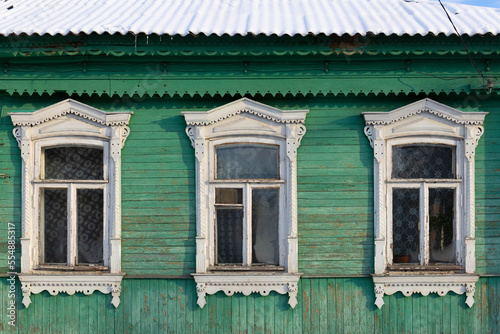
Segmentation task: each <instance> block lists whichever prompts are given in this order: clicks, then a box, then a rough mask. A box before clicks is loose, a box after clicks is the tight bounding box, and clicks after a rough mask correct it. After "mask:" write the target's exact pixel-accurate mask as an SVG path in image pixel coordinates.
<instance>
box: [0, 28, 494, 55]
mask: <svg viewBox="0 0 500 334" xmlns="http://www.w3.org/2000/svg"><path fill="white" fill-rule="evenodd" d="M462 37H463V38H464V40H465V42H466V43H467V46H468V49H469V52H470V53H471V54H481V55H497V54H499V53H500V49H499V48H498V47H497V44H498V42H497V40H498V38H499V36H495V35H488V34H486V35H473V36H468V35H463V36H462ZM278 40H279V41H280V42H279V43H277V42H276V41H278ZM443 45H446V47H443ZM432 54H437V55H454V54H459V55H467V52H466V51H465V50H464V48H463V45H462V43H461V42H460V40H459V39H458V38H456V36H445V35H437V36H436V35H432V34H429V35H424V36H422V35H414V36H409V35H403V36H398V35H389V36H386V35H372V34H369V35H367V36H363V35H360V34H354V35H343V36H338V35H329V36H327V35H324V34H318V35H308V36H299V35H295V36H288V35H284V36H265V35H258V36H240V35H236V36H228V35H224V36H216V35H210V36H206V35H197V36H194V35H187V36H180V35H174V36H165V35H162V36H159V35H156V34H152V35H146V34H136V35H132V34H127V35H121V34H114V35H110V34H107V33H106V34H102V35H99V34H96V33H93V34H90V35H83V34H82V35H66V36H61V35H56V36H51V35H42V36H39V35H30V36H28V35H22V36H15V35H10V36H7V37H6V36H0V55H2V56H7V57H8V56H16V57H17V56H22V57H40V56H49V57H54V56H66V55H67V56H77V55H88V56H98V55H108V56H115V57H123V56H133V55H135V56H161V57H165V56H180V57H189V56H210V57H213V56H229V57H234V56H293V55H297V56H310V55H323V56H331V55H340V56H353V55H369V56H376V55H395V56H399V55H417V56H419V55H432Z"/></svg>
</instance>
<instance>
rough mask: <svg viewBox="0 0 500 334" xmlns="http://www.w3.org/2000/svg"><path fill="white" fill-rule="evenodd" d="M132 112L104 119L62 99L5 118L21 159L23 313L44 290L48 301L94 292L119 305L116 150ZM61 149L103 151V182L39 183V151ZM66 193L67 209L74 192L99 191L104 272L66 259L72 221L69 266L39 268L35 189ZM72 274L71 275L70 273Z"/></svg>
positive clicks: (41, 160)
mask: <svg viewBox="0 0 500 334" xmlns="http://www.w3.org/2000/svg"><path fill="white" fill-rule="evenodd" d="M131 114H132V112H113V113H108V112H104V111H101V110H98V109H95V108H93V107H90V106H88V105H85V104H83V103H80V102H77V101H75V100H72V99H67V100H64V101H61V102H59V103H56V104H54V105H51V106H49V107H47V108H44V109H41V110H37V111H35V112H13V113H9V115H10V117H11V119H12V123H13V124H14V126H15V128H14V130H13V134H14V137H15V138H16V140H17V142H18V145H19V148H20V149H21V157H22V201H21V202H22V204H21V205H22V208H21V226H22V236H21V273H20V274H19V279H20V281H21V283H22V291H23V304H24V305H25V306H26V307H28V306H29V305H30V303H31V299H30V296H31V294H37V293H40V292H42V291H44V290H46V291H48V292H49V293H50V294H51V295H56V294H58V293H61V292H64V293H67V294H69V295H73V294H74V293H75V292H83V293H84V294H86V295H89V294H91V293H93V292H94V291H96V290H98V291H100V292H102V293H111V294H112V296H113V298H112V304H113V305H114V306H115V307H118V305H119V304H120V291H121V281H122V278H123V275H124V273H123V272H122V271H121V149H122V147H123V145H124V143H125V140H126V139H127V136H128V134H129V132H130V129H129V128H128V126H127V125H128V122H129V119H130V116H131ZM60 146H69V147H71V146H89V147H97V148H101V149H103V160H104V161H103V168H104V171H103V172H104V173H103V180H98V181H84V180H74V182H73V180H67V181H68V182H66V181H64V182H54V181H53V180H43V178H42V177H41V174H42V173H43V163H44V156H43V153H42V152H43V150H44V149H46V148H51V147H60ZM42 188H66V189H69V190H70V192H69V194H68V196H69V197H70V200H69V201H70V204H71V205H72V206H74V204H75V203H73V202H75V201H76V199H71V193H73V194H76V189H77V188H78V189H81V188H94V189H96V188H99V189H103V196H104V203H103V205H104V211H105V212H104V221H103V224H104V228H103V262H104V263H103V264H104V266H96V267H95V268H93V267H92V266H75V263H73V262H74V261H72V260H70V259H71V257H70V254H72V253H75V252H76V250H75V247H76V239H75V238H76V233H75V231H74V228H75V227H76V226H74V225H75V224H76V217H74V216H71V213H69V214H68V216H70V217H72V219H73V220H74V221H70V222H68V248H69V252H68V253H69V254H68V263H67V265H66V266H64V265H63V266H61V265H51V264H41V263H40V254H41V244H40V224H41V222H40V219H41V218H40V215H39V211H40V195H39V194H40V189H42ZM69 269H71V270H69Z"/></svg>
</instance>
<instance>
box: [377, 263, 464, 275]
mask: <svg viewBox="0 0 500 334" xmlns="http://www.w3.org/2000/svg"><path fill="white" fill-rule="evenodd" d="M423 272H426V273H433V272H436V273H441V272H448V273H456V274H460V273H463V269H462V267H461V266H458V265H454V264H431V265H428V266H421V265H416V264H392V265H388V266H387V274H389V275H391V274H394V273H397V274H401V273H408V274H415V273H423Z"/></svg>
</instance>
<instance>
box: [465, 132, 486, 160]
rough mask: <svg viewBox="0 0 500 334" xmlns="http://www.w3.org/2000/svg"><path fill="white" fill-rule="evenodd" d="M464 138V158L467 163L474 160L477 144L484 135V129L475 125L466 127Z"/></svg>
mask: <svg viewBox="0 0 500 334" xmlns="http://www.w3.org/2000/svg"><path fill="white" fill-rule="evenodd" d="M466 132H467V134H466V137H465V156H466V157H467V160H469V162H471V161H473V160H474V157H475V156H476V146H477V144H478V142H479V139H480V138H481V136H482V135H483V133H484V128H483V127H482V126H479V125H476V126H471V125H468V126H466Z"/></svg>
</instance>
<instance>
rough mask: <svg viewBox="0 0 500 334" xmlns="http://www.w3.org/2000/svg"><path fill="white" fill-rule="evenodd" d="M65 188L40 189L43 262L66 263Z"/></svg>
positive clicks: (66, 203)
mask: <svg viewBox="0 0 500 334" xmlns="http://www.w3.org/2000/svg"><path fill="white" fill-rule="evenodd" d="M67 196H68V195H67V191H66V189H48V188H46V189H42V190H41V203H40V208H41V210H42V213H41V216H42V221H43V228H42V232H43V241H42V242H43V246H44V253H43V254H42V255H43V260H42V262H43V263H59V264H61V263H64V264H66V263H67V251H68V239H67V238H68V197H67Z"/></svg>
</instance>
